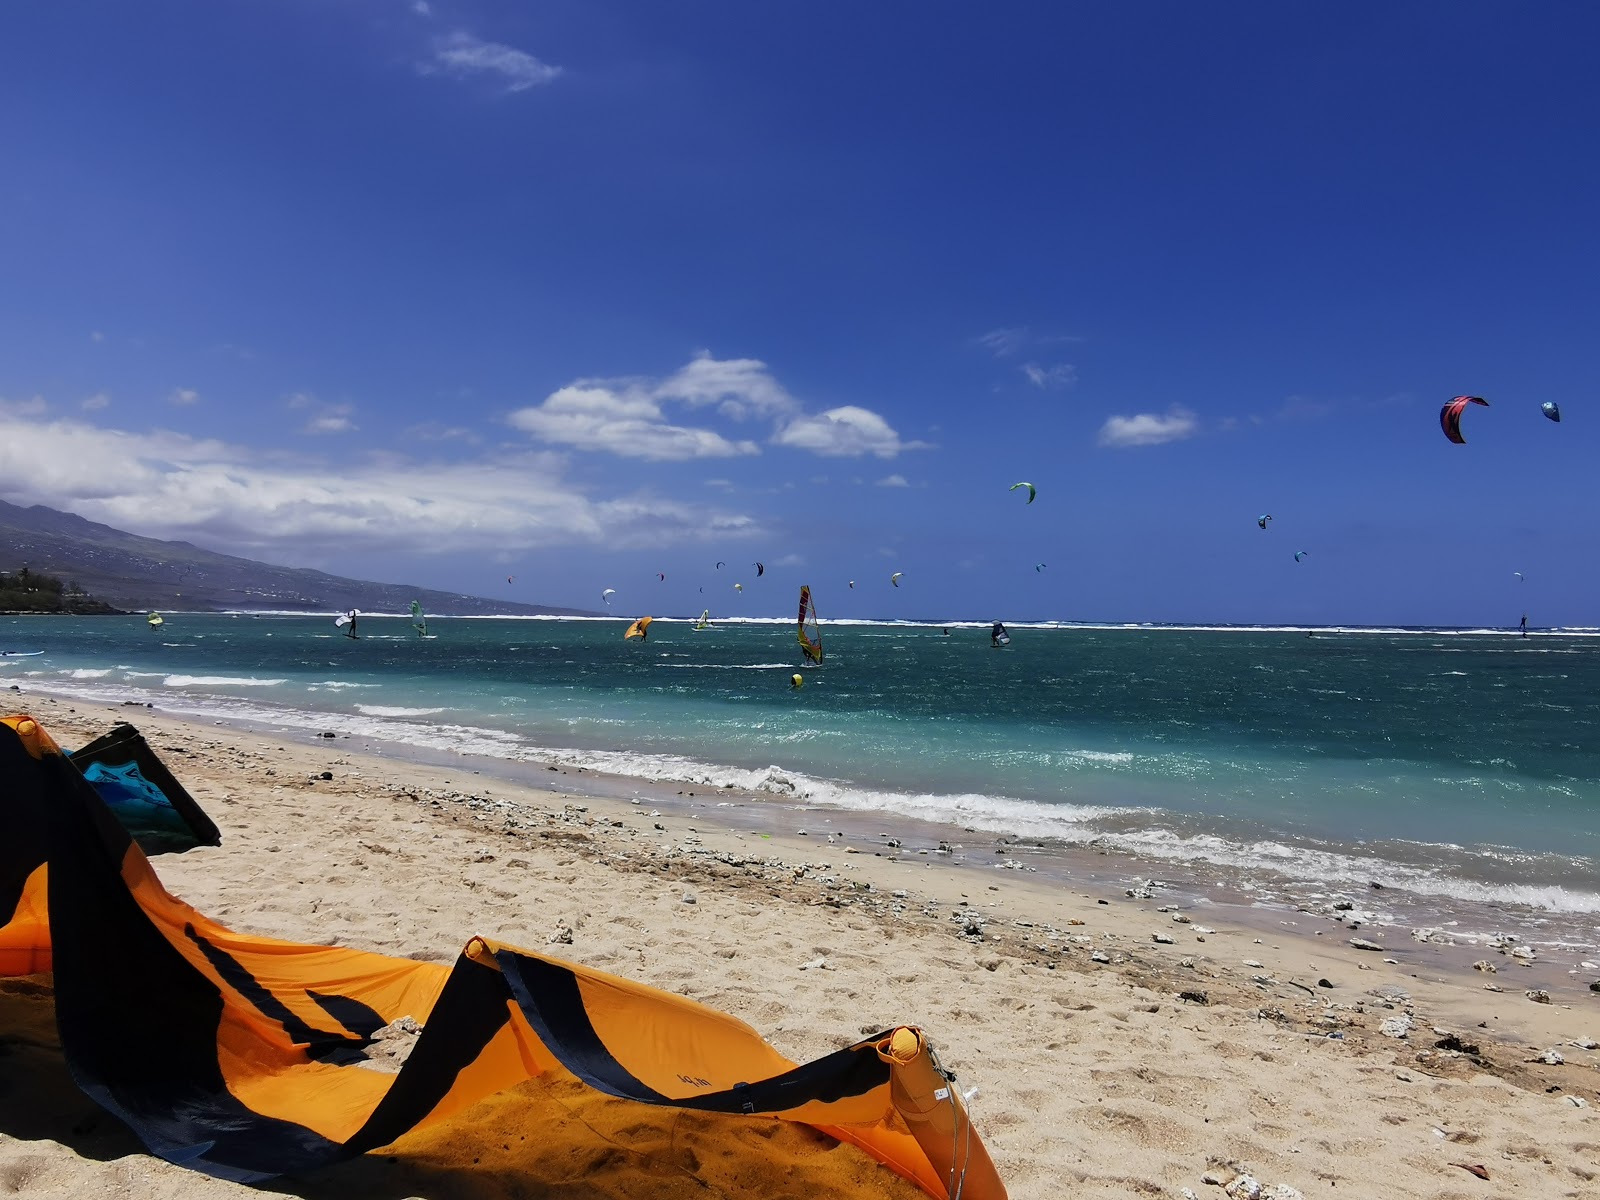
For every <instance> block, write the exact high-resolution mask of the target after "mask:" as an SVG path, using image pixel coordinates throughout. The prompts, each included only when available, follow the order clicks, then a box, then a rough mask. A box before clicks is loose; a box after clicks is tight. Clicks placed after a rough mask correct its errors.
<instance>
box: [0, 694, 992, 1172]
mask: <svg viewBox="0 0 1600 1200" xmlns="http://www.w3.org/2000/svg"><path fill="white" fill-rule="evenodd" d="M0 779H3V780H4V782H5V787H4V789H3V791H0V795H3V797H4V799H3V801H0V803H4V805H5V806H6V809H7V812H6V816H7V819H8V829H7V833H8V836H7V838H6V841H5V843H4V845H3V846H0V922H4V923H3V924H0V976H19V975H32V974H39V973H42V972H47V971H53V973H54V979H53V984H54V1003H55V1017H56V1025H57V1028H58V1030H59V1033H60V1042H61V1050H62V1054H63V1056H64V1057H65V1059H66V1062H67V1066H68V1068H69V1069H70V1071H71V1073H72V1077H73V1079H74V1080H76V1081H77V1083H78V1085H79V1086H80V1087H81V1088H82V1089H83V1090H84V1091H85V1092H86V1093H87V1094H88V1095H89V1096H90V1097H91V1098H92V1099H94V1100H95V1101H96V1102H97V1103H99V1104H100V1105H101V1106H102V1107H104V1108H106V1109H107V1110H109V1111H110V1112H112V1113H114V1114H115V1115H116V1116H117V1117H119V1118H120V1119H121V1120H122V1121H124V1122H125V1123H126V1124H127V1125H128V1126H129V1127H130V1128H132V1129H133V1131H134V1132H135V1133H136V1134H138V1136H139V1137H140V1139H141V1140H143V1142H144V1144H145V1145H146V1146H147V1147H148V1148H149V1149H150V1151H151V1152H152V1153H154V1154H157V1155H160V1156H161V1157H162V1158H165V1159H167V1160H168V1161H169V1162H173V1163H176V1164H178V1165H181V1166H185V1167H188V1168H190V1169H192V1170H196V1171H200V1172H203V1173H205V1174H208V1175H213V1176H216V1177H218V1178H223V1179H231V1180H236V1181H239V1182H246V1183H250V1182H257V1181H261V1180H265V1179H270V1178H272V1177H274V1176H276V1175H280V1174H286V1173H295V1172H303V1171H309V1170H313V1169H315V1168H317V1167H321V1166H326V1165H328V1164H331V1163H334V1162H337V1161H340V1160H342V1159H346V1158H351V1157H354V1156H355V1155H358V1154H361V1153H364V1152H366V1151H368V1150H372V1149H376V1148H378V1147H381V1146H387V1145H389V1144H390V1143H392V1142H394V1141H395V1140H396V1139H397V1138H400V1137H402V1136H404V1135H406V1134H407V1133H408V1132H409V1131H411V1130H414V1129H420V1128H422V1127H424V1126H428V1125H433V1124H436V1123H438V1122H440V1121H443V1120H445V1119H447V1118H449V1117H452V1116H456V1115H458V1114H461V1113H462V1112H463V1111H464V1110H466V1109H467V1108H469V1107H470V1106H471V1105H473V1104H475V1103H477V1102H478V1101H480V1100H483V1099H485V1098H487V1097H489V1096H490V1095H492V1094H494V1093H498V1092H502V1091H503V1090H504V1089H507V1088H510V1087H512V1086H513V1085H517V1084H524V1085H526V1086H527V1087H530V1088H537V1087H539V1086H543V1087H557V1086H559V1087H568V1088H570V1087H575V1086H577V1085H579V1084H582V1085H586V1087H587V1088H588V1089H592V1092H591V1093H590V1094H593V1093H600V1094H603V1095H605V1096H609V1097H613V1098H616V1099H618V1100H621V1101H624V1102H626V1103H628V1104H631V1105H637V1106H639V1112H640V1114H641V1115H642V1116H643V1117H644V1119H646V1120H648V1119H650V1114H654V1113H655V1112H656V1111H657V1110H658V1109H667V1110H673V1109H680V1110H681V1109H687V1110H691V1111H697V1112H700V1113H703V1114H726V1115H728V1116H730V1117H737V1116H739V1115H740V1114H743V1115H745V1116H747V1117H752V1118H757V1119H759V1118H762V1117H769V1118H770V1117H776V1118H781V1119H783V1120H787V1121H794V1122H797V1123H801V1124H805V1125H810V1126H813V1127H814V1128H816V1129H819V1130H821V1131H822V1132H824V1133H826V1134H828V1135H830V1136H832V1137H834V1138H837V1139H839V1140H841V1141H846V1142H850V1143H852V1144H854V1145H856V1146H858V1147H860V1148H861V1149H862V1150H864V1151H865V1152H866V1153H867V1154H868V1155H870V1156H872V1157H873V1158H875V1159H877V1160H878V1161H879V1162H880V1163H882V1164H883V1165H885V1166H887V1167H889V1168H890V1169H891V1170H893V1171H895V1172H897V1173H898V1174H900V1175H902V1176H904V1177H905V1178H906V1179H909V1180H911V1181H912V1182H913V1183H915V1184H916V1185H918V1186H919V1187H920V1188H921V1189H922V1190H923V1191H925V1192H926V1193H927V1194H928V1195H930V1196H934V1197H937V1198H939V1200H953V1198H954V1197H956V1196H958V1195H959V1196H962V1197H965V1198H966V1200H1004V1197H1005V1195H1006V1191H1005V1186H1004V1184H1002V1183H1001V1182H1000V1179H999V1176H998V1174H997V1173H996V1172H995V1169H994V1166H993V1164H992V1163H991V1161H990V1160H989V1156H988V1153H987V1151H985V1149H984V1147H983V1144H982V1142H981V1140H980V1139H979V1137H978V1135H977V1133H976V1131H974V1130H973V1129H972V1127H971V1125H970V1123H969V1122H968V1118H967V1113H966V1110H965V1109H964V1107H963V1106H962V1103H961V1098H960V1095H959V1092H958V1091H957V1089H956V1088H954V1087H953V1086H952V1084H951V1082H950V1079H949V1077H948V1076H947V1075H945V1074H944V1073H943V1072H942V1071H941V1070H940V1068H939V1065H938V1061H937V1059H936V1058H935V1057H934V1054H933V1051H932V1048H931V1046H930V1045H929V1043H928V1041H927V1039H926V1037H925V1036H924V1035H923V1034H922V1032H921V1031H920V1030H918V1029H916V1028H914V1027H911V1026H902V1027H899V1028H895V1029H890V1030H886V1031H884V1032H883V1033H881V1034H877V1035H875V1036H873V1037H870V1038H867V1039H865V1040H864V1041H859V1042H856V1043H855V1044H854V1045H851V1046H848V1047H846V1048H845V1049H842V1050H838V1051H835V1052H834V1053H832V1054H829V1055H827V1056H825V1057H823V1058H820V1059H817V1060H815V1061H814V1062H810V1063H807V1064H805V1065H803V1066H797V1065H796V1064H794V1063H793V1062H791V1061H789V1060H788V1059H787V1058H784V1057H783V1056H782V1055H781V1054H779V1053H778V1052H777V1051H776V1050H774V1049H773V1048H772V1047H771V1046H769V1045H767V1043H766V1042H765V1041H763V1040H762V1038H761V1036H760V1035H759V1034H757V1033H756V1032H755V1030H753V1029H751V1028H750V1027H749V1026H747V1025H745V1024H744V1023H743V1022H741V1021H737V1020H735V1019H734V1018H732V1017H730V1016H728V1015H727V1014H725V1013H721V1012H717V1011H716V1010H714V1009H710V1008H706V1007H704V1006H703V1005H700V1004H697V1003H695V1002H694V1001H692V1000H688V999H685V998H683V997H681V996H675V995H672V994H671V993H668V992H662V991H658V990H656V989H655V988H651V987H647V986H645V985H643V984H639V983H634V982H632V981H631V980H627V979H623V978H621V977H618V976H614V975H607V974H605V973H603V972H601V971H596V970H592V969H590V968H587V967H582V966H578V965H575V964H572V963H567V962H563V961H562V960H560V959H557V958H551V957H547V956H544V955H540V954H534V953H531V952H529V951H524V950H518V949H516V948H515V947H513V946H509V945H506V944H504V943H501V942H496V941H491V940H489V939H487V938H481V937H474V938H471V939H470V940H469V941H468V942H467V944H466V947H465V949H463V951H462V952H461V955H460V957H459V958H458V959H457V960H456V962H455V963H454V965H453V966H449V967H446V966H444V965H442V964H437V963H424V962H414V961H411V960H409V959H402V958H391V957H387V956H385V955H381V954H372V953H368V952H365V951H360V950H350V949H345V948H343V947H338V946H326V945H300V944H297V943H293V942H285V941H279V940H277V939H274V938H263V937H256V936H254V935H250V934H242V933H236V932H234V931H233V930H230V929H228V928H226V927H225V926H222V925H220V924H218V923H217V922H215V921H212V920H210V919H209V918H207V917H205V916H203V915H202V914H201V913H199V912H197V911H195V910H194V909H192V908H190V907H189V906H188V905H186V904H184V903H183V902H182V901H181V900H178V899H177V898H176V897H174V896H172V895H171V894H169V893H168V892H167V891H166V889H165V888H164V887H162V885H161V881H160V879H159V878H157V876H156V874H155V872H154V870H152V868H151V866H150V863H149V861H148V860H147V859H146V858H145V856H144V854H143V852H142V851H140V849H139V848H138V846H137V845H136V844H135V843H134V842H133V841H132V839H131V838H130V837H129V836H128V833H127V831H126V830H124V829H123V828H122V827H121V826H120V825H119V824H117V822H116V821H115V819H113V817H112V816H111V814H110V812H109V811H108V810H107V809H106V807H105V805H104V804H102V803H101V802H100V800H99V798H98V797H97V796H96V795H95V793H94V791H93V789H92V788H90V787H89V785H88V784H87V783H86V782H85V781H84V779H83V777H82V775H81V774H80V773H79V772H78V770H77V768H76V767H74V766H73V765H72V763H71V762H69V761H68V759H67V758H66V756H64V755H63V754H62V753H61V752H60V750H59V749H58V748H57V747H56V745H55V743H54V742H52V741H51V739H50V737H49V735H48V734H46V733H45V732H44V730H43V729H42V728H40V727H39V725H38V724H37V723H36V722H34V721H33V720H32V719H31V718H29V717H25V716H17V717H7V718H4V719H0ZM408 1016H409V1017H411V1018H413V1019H414V1020H415V1021H416V1022H417V1023H418V1024H419V1025H420V1026H421V1032H420V1034H419V1035H418V1036H417V1038H416V1041H415V1043H414V1045H413V1046H412V1049H411V1052H410V1055H409V1056H408V1057H407V1058H406V1059H405V1061H404V1062H403V1063H402V1065H401V1066H400V1068H399V1070H398V1071H397V1072H394V1073H387V1072H384V1071H379V1070H372V1069H369V1067H370V1065H371V1064H370V1062H369V1061H368V1059H367V1055H366V1051H367V1050H368V1049H369V1047H372V1046H373V1044H374V1035H376V1034H377V1033H379V1031H381V1030H383V1029H385V1028H386V1027H388V1026H390V1025H392V1024H393V1023H394V1022H396V1021H398V1020H399V1019H400V1018H403V1017H408ZM4 1033H5V1030H4V1028H3V1027H0V1035H3V1034H4ZM10 1069H15V1068H10ZM530 1081H531V1082H530ZM579 1124H581V1123H578V1122H556V1121H552V1122H550V1123H549V1124H548V1126H545V1125H539V1124H534V1123H530V1124H528V1125H527V1126H525V1128H527V1132H528V1135H529V1138H530V1140H532V1138H533V1137H534V1135H537V1136H538V1137H540V1138H543V1139H547V1140H548V1139H564V1138H566V1139H577V1138H582V1137H587V1136H589V1135H588V1134H587V1132H583V1133H577V1132H572V1131H573V1130H574V1129H575V1128H576V1127H577V1126H578V1125H579ZM584 1148H585V1147H584V1146H583V1145H579V1144H576V1143H575V1144H574V1150H575V1151H580V1150H583V1149H584ZM588 1148H590V1149H592V1147H588ZM752 1194H755V1193H752Z"/></svg>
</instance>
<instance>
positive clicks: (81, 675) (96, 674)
mask: <svg viewBox="0 0 1600 1200" xmlns="http://www.w3.org/2000/svg"><path fill="white" fill-rule="evenodd" d="M109 674H111V668H110V667H105V668H102V669H99V670H95V669H92V668H89V667H78V668H77V669H76V670H72V671H68V672H67V678H68V679H104V678H105V677H106V676H107V675H109Z"/></svg>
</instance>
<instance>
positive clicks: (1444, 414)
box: [1439, 396, 1489, 446]
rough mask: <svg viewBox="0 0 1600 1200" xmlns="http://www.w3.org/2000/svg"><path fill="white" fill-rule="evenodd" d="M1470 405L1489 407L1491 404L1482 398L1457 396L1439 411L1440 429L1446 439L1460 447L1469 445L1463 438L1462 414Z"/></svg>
mask: <svg viewBox="0 0 1600 1200" xmlns="http://www.w3.org/2000/svg"><path fill="white" fill-rule="evenodd" d="M1469 404H1481V405H1483V407H1485V408H1488V407H1489V402H1488V401H1487V400H1485V399H1484V398H1483V397H1482V396H1457V397H1456V398H1455V399H1453V400H1451V401H1449V402H1448V403H1447V404H1446V405H1445V406H1444V407H1443V408H1441V409H1440V410H1439V427H1440V428H1441V429H1443V430H1444V435H1445V437H1447V438H1449V439H1450V440H1451V441H1452V442H1454V443H1455V444H1456V445H1458V446H1464V445H1466V444H1467V439H1466V438H1464V437H1462V436H1461V414H1462V413H1463V412H1465V411H1466V408H1467V405H1469Z"/></svg>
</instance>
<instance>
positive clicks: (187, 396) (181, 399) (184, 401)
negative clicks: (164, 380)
mask: <svg viewBox="0 0 1600 1200" xmlns="http://www.w3.org/2000/svg"><path fill="white" fill-rule="evenodd" d="M167 399H168V400H169V401H171V402H172V403H173V404H179V405H185V406H186V405H190V404H198V403H200V393H199V392H197V391H195V390H194V389H193V388H173V389H172V395H170V396H168V397H167Z"/></svg>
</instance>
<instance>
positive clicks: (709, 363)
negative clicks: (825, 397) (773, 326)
mask: <svg viewBox="0 0 1600 1200" xmlns="http://www.w3.org/2000/svg"><path fill="white" fill-rule="evenodd" d="M655 395H656V396H657V397H659V398H661V399H663V400H682V401H683V402H684V403H686V404H688V405H690V406H691V407H694V408H701V407H704V406H706V405H710V404H714V405H716V407H717V411H718V412H720V413H721V414H722V415H723V416H725V417H732V418H733V419H734V420H736V421H742V420H744V419H745V418H746V417H751V416H759V417H774V416H781V415H783V414H785V413H791V412H795V411H797V410H798V409H799V407H800V405H799V404H798V403H796V401H795V398H794V397H793V396H791V395H789V393H788V392H786V391H785V390H784V389H783V385H781V384H780V383H779V382H778V381H777V380H776V379H774V378H773V377H772V375H771V373H770V372H768V370H767V364H766V363H764V362H761V361H760V360H759V359H754V358H730V359H723V360H721V361H718V360H717V359H715V358H712V357H711V355H709V354H704V353H702V354H699V355H697V356H696V357H695V359H694V361H693V362H691V363H690V364H689V365H688V366H686V367H684V368H683V369H682V370H680V371H678V372H677V373H676V374H674V375H671V376H669V377H668V378H667V379H665V380H663V381H662V382H661V385H660V386H659V387H658V388H656V389H655Z"/></svg>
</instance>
